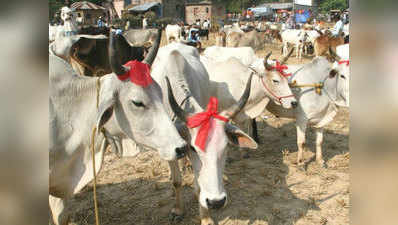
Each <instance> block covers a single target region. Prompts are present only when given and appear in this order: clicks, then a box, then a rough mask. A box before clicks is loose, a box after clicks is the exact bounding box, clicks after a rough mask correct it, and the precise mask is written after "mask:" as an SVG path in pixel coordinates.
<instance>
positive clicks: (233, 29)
mask: <svg viewBox="0 0 398 225" xmlns="http://www.w3.org/2000/svg"><path fill="white" fill-rule="evenodd" d="M221 31H224V32H225V34H226V35H227V36H228V34H229V33H231V32H238V33H245V32H244V31H243V30H242V29H240V26H239V23H233V24H232V25H224V27H223V28H222V29H221Z"/></svg>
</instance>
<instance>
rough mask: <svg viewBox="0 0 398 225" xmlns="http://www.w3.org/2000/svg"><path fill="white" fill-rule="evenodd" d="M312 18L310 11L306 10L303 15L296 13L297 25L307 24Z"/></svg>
mask: <svg viewBox="0 0 398 225" xmlns="http://www.w3.org/2000/svg"><path fill="white" fill-rule="evenodd" d="M310 17H311V14H310V11H308V10H304V13H303V14H299V13H296V23H305V22H307V20H308V18H310Z"/></svg>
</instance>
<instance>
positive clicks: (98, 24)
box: [97, 16, 104, 27]
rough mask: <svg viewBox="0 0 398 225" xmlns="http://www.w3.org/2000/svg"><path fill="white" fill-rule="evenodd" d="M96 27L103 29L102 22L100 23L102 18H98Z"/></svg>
mask: <svg viewBox="0 0 398 225" xmlns="http://www.w3.org/2000/svg"><path fill="white" fill-rule="evenodd" d="M97 26H98V27H103V26H104V21H102V16H100V17H99V18H98V21H97Z"/></svg>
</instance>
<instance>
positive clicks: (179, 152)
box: [176, 145, 189, 159]
mask: <svg viewBox="0 0 398 225" xmlns="http://www.w3.org/2000/svg"><path fill="white" fill-rule="evenodd" d="M188 148H189V147H188V145H184V146H182V147H179V148H176V158H177V159H181V158H184V157H185V154H186V151H187V149H188Z"/></svg>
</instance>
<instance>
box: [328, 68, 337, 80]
mask: <svg viewBox="0 0 398 225" xmlns="http://www.w3.org/2000/svg"><path fill="white" fill-rule="evenodd" d="M337 73H338V72H337V70H335V69H332V70H331V71H330V72H329V78H334V77H335V76H336V75H337Z"/></svg>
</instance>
